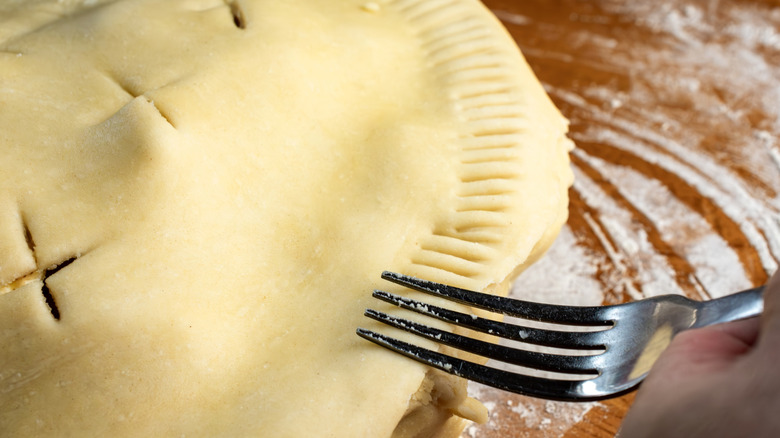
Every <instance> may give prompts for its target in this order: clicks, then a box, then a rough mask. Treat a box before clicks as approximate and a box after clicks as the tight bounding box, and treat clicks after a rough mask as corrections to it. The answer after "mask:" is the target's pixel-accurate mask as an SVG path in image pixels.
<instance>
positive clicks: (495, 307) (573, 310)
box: [382, 271, 612, 326]
mask: <svg viewBox="0 0 780 438" xmlns="http://www.w3.org/2000/svg"><path fill="white" fill-rule="evenodd" d="M382 278H383V279H385V280H388V281H391V282H393V283H396V284H399V285H402V286H406V287H408V288H411V289H414V290H417V291H420V292H425V293H428V294H431V295H434V296H438V297H442V298H446V299H449V300H453V301H456V302H459V303H461V304H465V305H467V306H472V307H478V308H480V309H484V310H488V311H491V312H497V313H502V314H504V315H510V316H515V317H519V318H525V319H530V320H533V321H542V322H552V323H559V324H569V325H583V326H600V325H604V326H608V325H611V324H612V321H611V320H610V318H609V317H608V314H609V309H610V308H609V306H582V307H572V306H557V305H552V304H540V303H533V302H529V301H522V300H515V299H512V298H504V297H498V296H495V295H490V294H483V293H479V292H474V291H470V290H466V289H460V288H457V287H453V286H448V285H444V284H440V283H435V282H432V281H427V280H421V279H419V278H414V277H409V276H407V275H402V274H398V273H395V272H390V271H384V272H383V273H382Z"/></svg>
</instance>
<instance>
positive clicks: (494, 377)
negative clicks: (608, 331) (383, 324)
mask: <svg viewBox="0 0 780 438" xmlns="http://www.w3.org/2000/svg"><path fill="white" fill-rule="evenodd" d="M357 334H358V335H359V336H360V337H362V338H364V339H367V340H369V341H371V342H373V343H375V344H377V345H381V346H382V347H385V348H388V349H390V350H392V351H395V352H397V353H400V354H403V355H404V356H407V357H409V358H412V359H414V360H416V361H418V362H421V363H423V364H426V365H429V366H432V367H434V368H438V369H440V370H442V371H445V372H447V373H450V374H454V375H456V376H459V377H463V378H465V379H468V380H473V381H475V382H479V383H482V384H485V385H488V386H492V387H494V388H498V389H503V390H505V391H511V392H514V393H517V394H523V395H528V396H532V397H540V398H545V399H548V400H562V401H574V400H577V401H591V400H592V401H595V400H601V399H604V398H606V397H608V396H610V395H609V394H595V395H594V394H590V393H586V392H584V391H583V390H582V387H583V385H587V384H588V383H590V382H591V380H556V379H548V378H544V377H535V376H527V375H522V374H516V373H513V372H509V371H504V370H499V369H496V368H491V367H487V366H484V365H479V364H476V363H473V362H468V361H465V360H462V359H458V358H455V357H452V356H449V355H446V354H442V353H437V352H435V351H432V350H429V349H427V348H422V347H419V346H416V345H413V344H409V343H406V342H403V341H400V340H397V339H393V338H391V337H388V336H385V335H382V334H380V333H376V332H373V331H370V330H366V329H361V328H359V329H357Z"/></svg>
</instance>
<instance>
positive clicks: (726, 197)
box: [464, 0, 780, 438]
mask: <svg viewBox="0 0 780 438" xmlns="http://www.w3.org/2000/svg"><path fill="white" fill-rule="evenodd" d="M485 4H486V5H487V6H488V7H489V8H490V9H491V10H493V12H494V13H495V14H496V15H497V16H498V17H499V18H500V19H501V21H502V22H503V23H504V24H505V26H506V27H507V28H508V30H509V32H510V33H511V34H512V36H513V37H514V38H515V40H516V41H517V43H518V45H519V46H520V48H521V50H522V51H523V53H524V54H525V56H526V58H527V60H528V62H529V63H530V64H531V67H532V68H533V69H534V71H535V72H536V74H537V75H538V77H539V78H540V80H541V81H542V83H543V84H544V85H545V87H546V88H547V90H548V92H549V93H550V96H551V97H552V99H553V101H554V102H555V103H556V104H557V105H558V107H559V108H560V109H561V111H562V112H563V114H564V115H565V116H566V117H568V118H569V119H570V120H571V134H570V136H571V138H572V139H573V140H574V141H575V143H576V144H577V148H576V149H575V150H574V151H573V153H572V165H573V168H574V171H575V176H576V183H575V185H574V187H572V189H571V191H570V197H571V212H570V219H569V221H568V224H567V226H566V228H565V229H564V230H563V233H562V235H561V237H560V238H559V240H558V241H557V242H556V244H555V246H554V247H553V249H552V250H551V251H550V253H549V254H548V255H547V256H546V257H545V258H544V259H543V260H542V261H541V262H540V263H539V264H538V265H535V266H534V267H532V268H531V269H530V270H529V271H527V272H526V273H525V274H523V275H522V276H521V277H520V278H519V279H518V281H517V282H516V284H515V289H514V291H513V294H514V295H516V296H519V297H529V296H530V297H531V298H534V299H540V297H541V298H542V299H548V300H549V301H551V302H566V303H591V302H594V301H595V302H602V303H617V302H623V301H627V300H631V299H636V298H640V297H643V296H650V295H656V294H662V293H682V294H686V295H688V296H691V297H694V298H701V299H707V298H710V297H716V296H721V295H723V294H726V293H729V292H733V291H736V290H740V289H743V288H747V287H750V286H752V285H757V284H760V283H763V282H765V281H766V280H767V278H768V275H769V274H770V273H771V272H773V271H774V270H775V269H776V268H777V261H778V257H779V256H780V214H779V213H778V212H779V211H780V197H779V196H778V188H780V147H779V146H778V140H777V138H778V133H780V122H779V119H778V116H779V115H780V8H778V7H775V6H773V4H776V2H770V1H746V0H744V1H740V0H720V1H694V0H660V1H652V2H639V1H631V0H596V1H579V0H485ZM474 391H475V393H476V394H477V395H478V396H479V397H480V398H481V399H482V400H483V401H484V402H485V403H486V404H487V406H488V407H489V408H490V409H491V412H492V418H491V421H490V422H489V423H488V424H487V425H484V426H480V427H476V426H475V427H472V428H469V429H468V430H467V431H466V432H465V433H464V437H470V438H497V437H502V438H508V437H559V436H564V437H600V438H602V437H611V436H614V435H615V433H616V432H617V430H618V428H619V425H620V421H621V419H622V417H623V416H624V415H625V412H626V410H627V409H628V408H629V406H630V404H631V401H632V399H633V394H630V395H628V396H625V397H621V398H617V399H614V400H609V401H604V402H599V403H594V404H590V405H580V404H566V403H551V402H544V401H539V400H532V399H528V398H524V397H520V396H516V395H511V394H502V393H499V392H496V391H491V390H488V389H485V388H481V387H478V386H476V385H475V386H474Z"/></svg>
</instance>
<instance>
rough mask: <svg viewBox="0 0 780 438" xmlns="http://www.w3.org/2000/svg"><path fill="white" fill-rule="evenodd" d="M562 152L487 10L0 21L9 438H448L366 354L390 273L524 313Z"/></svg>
mask: <svg viewBox="0 0 780 438" xmlns="http://www.w3.org/2000/svg"><path fill="white" fill-rule="evenodd" d="M565 131H566V123H565V120H564V119H563V118H562V117H561V116H560V114H559V113H558V111H557V110H556V109H555V108H554V106H553V105H552V104H551V102H550V101H549V99H548V97H547V96H546V95H545V93H544V90H543V89H542V87H541V86H540V84H539V83H538V82H537V80H536V79H535V78H534V76H533V74H532V73H531V71H530V69H529V68H528V66H527V65H526V64H525V61H524V60H523V59H522V57H521V55H520V54H519V52H518V50H517V48H516V47H515V46H514V45H513V43H512V41H511V39H510V38H509V36H508V35H506V34H505V32H504V30H503V29H502V28H501V27H500V25H499V24H498V23H497V22H496V20H495V19H494V18H493V17H492V16H491V15H490V14H489V13H488V12H487V11H486V10H485V9H484V7H483V6H482V5H480V4H479V3H477V2H475V1H471V0H449V1H437V0H429V1H418V0H386V1H374V2H363V1H351V0H339V1H336V0H329V1H319V0H310V1H277V0H267V1H252V0H246V1H244V0H238V1H232V2H223V1H217V0H173V1H164V2H163V1H159V0H138V1H118V2H100V1H83V2H80V1H31V0H29V1H21V0H18V1H15V0H0V351H1V352H2V353H1V354H0V435H2V436H9V437H35V436H46V437H52V436H79V437H88V436H96V437H97V436H99V437H105V436H112V437H125V436H127V437H163V436H176V437H182V436H187V437H193V436H195V437H244V436H247V437H339V438H343V437H356V438H358V437H359V438H365V437H389V436H396V437H402V436H435V435H436V434H438V436H452V435H455V434H457V433H458V432H459V431H460V429H461V428H462V427H463V425H464V421H463V420H461V419H460V417H459V416H464V417H471V418H477V419H478V418H479V417H480V416H481V415H484V412H482V411H481V410H480V407H479V406H478V405H476V404H475V403H473V402H472V401H469V399H467V398H466V397H465V393H464V389H463V388H464V382H462V381H460V380H458V379H455V378H449V377H445V376H442V375H439V374H438V373H429V372H428V371H427V370H426V368H425V367H423V366H421V365H418V364H416V363H414V362H413V361H410V360H408V359H405V358H403V357H397V356H394V355H392V354H390V353H388V352H386V351H384V350H382V349H381V348H379V347H376V346H374V345H373V344H370V343H368V342H366V341H364V340H362V339H360V338H359V337H358V336H356V335H355V329H356V327H358V326H360V325H362V326H368V327H374V326H373V325H372V324H371V323H369V322H368V321H367V320H366V318H364V317H363V316H362V312H363V309H364V308H366V307H369V306H374V307H376V306H378V305H377V304H376V303H373V302H372V301H373V299H372V298H370V291H371V290H372V289H373V288H377V287H383V288H387V287H386V285H385V284H382V282H381V280H380V279H379V274H380V273H381V271H382V270H386V269H389V270H395V271H400V272H403V273H406V274H411V275H416V276H422V277H426V278H429V279H432V280H436V281H441V282H447V283H451V284H454V285H457V286H461V287H468V288H473V289H479V290H491V291H494V292H496V293H506V287H507V284H508V279H510V278H511V277H512V276H513V275H515V274H516V273H518V272H519V270H520V269H522V267H523V266H525V265H526V264H527V263H529V262H530V261H531V260H532V259H534V258H536V257H538V256H539V255H540V254H541V252H542V251H543V250H544V249H545V248H546V247H547V246H548V245H549V244H550V242H551V240H552V238H553V237H554V235H555V234H556V233H557V231H558V229H559V228H560V226H561V224H562V223H563V222H564V220H565V218H566V205H567V196H566V193H567V187H568V186H569V185H570V183H571V173H570V170H569V166H568V158H567V151H568V149H569V147H570V143H569V141H568V140H566V138H565ZM71 259H73V261H72V262H71V263H70V264H67V266H65V267H62V268H61V269H60V270H57V271H56V272H55V270H54V268H55V267H57V266H59V265H61V264H63V262H66V261H69V260H71ZM44 282H45V286H44ZM390 290H396V289H394V288H392V287H391V288H390ZM396 291H397V290H396ZM44 292H46V293H48V294H50V295H51V297H52V300H53V304H50V303H47V300H46V299H45V298H44V295H45V294H44ZM50 306H54V307H55V308H56V310H57V312H59V314H58V315H57V316H59V319H57V318H55V315H54V314H53V312H52V309H50ZM379 307H381V306H379ZM404 418H405V419H404ZM399 424H400V425H399Z"/></svg>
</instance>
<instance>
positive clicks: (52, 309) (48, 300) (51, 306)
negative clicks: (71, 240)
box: [41, 257, 76, 321]
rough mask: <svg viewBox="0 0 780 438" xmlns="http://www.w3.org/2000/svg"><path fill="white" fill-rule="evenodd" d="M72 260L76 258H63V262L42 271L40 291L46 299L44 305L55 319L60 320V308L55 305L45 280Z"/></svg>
mask: <svg viewBox="0 0 780 438" xmlns="http://www.w3.org/2000/svg"><path fill="white" fill-rule="evenodd" d="M74 260H76V257H71V258H69V259H67V260H65V261H64V262H62V263H60V264H59V265H57V266H54V267H53V268H50V269H47V270H46V271H44V273H43V287H42V288H41V293H43V298H44V299H45V300H46V305H48V306H49V311H50V312H51V316H53V317H54V319H56V320H57V321H59V320H60V309H59V308H58V307H57V303H56V302H55V301H54V296H53V295H52V294H51V290H50V289H49V285H48V283H47V280H48V279H49V277H51V276H52V275H54V274H56V273H57V272H59V271H60V270H61V269H63V268H65V267H66V266H68V265H69V264H71V263H73V261H74Z"/></svg>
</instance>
